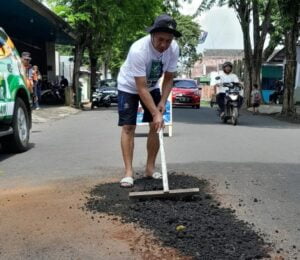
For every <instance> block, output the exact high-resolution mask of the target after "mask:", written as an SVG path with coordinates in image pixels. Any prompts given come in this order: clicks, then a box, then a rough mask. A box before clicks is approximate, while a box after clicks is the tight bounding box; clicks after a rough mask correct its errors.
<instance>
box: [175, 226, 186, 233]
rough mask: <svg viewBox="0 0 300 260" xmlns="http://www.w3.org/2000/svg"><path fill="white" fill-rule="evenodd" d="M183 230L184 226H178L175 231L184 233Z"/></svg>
mask: <svg viewBox="0 0 300 260" xmlns="http://www.w3.org/2000/svg"><path fill="white" fill-rule="evenodd" d="M184 230H185V226H183V225H179V226H177V227H176V231H178V232H180V231H184Z"/></svg>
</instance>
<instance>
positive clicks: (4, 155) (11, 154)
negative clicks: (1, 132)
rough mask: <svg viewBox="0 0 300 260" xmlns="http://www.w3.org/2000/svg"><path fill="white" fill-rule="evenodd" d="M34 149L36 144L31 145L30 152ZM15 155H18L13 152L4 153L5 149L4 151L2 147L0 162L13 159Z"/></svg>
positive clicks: (0, 148)
mask: <svg viewBox="0 0 300 260" xmlns="http://www.w3.org/2000/svg"><path fill="white" fill-rule="evenodd" d="M34 147H35V144H34V143H30V144H29V149H28V151H29V150H31V149H32V148H34ZM15 155H16V153H11V152H6V151H3V149H2V147H1V145H0V162H1V161H4V160H7V159H9V158H11V157H13V156H15Z"/></svg>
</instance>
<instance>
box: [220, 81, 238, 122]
mask: <svg viewBox="0 0 300 260" xmlns="http://www.w3.org/2000/svg"><path fill="white" fill-rule="evenodd" d="M222 84H223V87H225V88H227V90H226V92H225V102H224V104H225V111H224V113H223V115H222V116H221V120H222V121H223V123H227V120H231V122H232V124H233V125H237V123H238V117H239V107H240V101H241V95H240V91H241V89H242V88H241V85H240V83H236V82H231V83H222Z"/></svg>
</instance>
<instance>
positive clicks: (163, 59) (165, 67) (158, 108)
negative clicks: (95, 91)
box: [118, 14, 181, 188]
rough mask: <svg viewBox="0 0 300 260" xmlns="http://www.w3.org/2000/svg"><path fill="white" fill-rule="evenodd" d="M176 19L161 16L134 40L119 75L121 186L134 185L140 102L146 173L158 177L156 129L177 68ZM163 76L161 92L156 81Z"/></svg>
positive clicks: (160, 122) (147, 175)
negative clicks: (145, 138)
mask: <svg viewBox="0 0 300 260" xmlns="http://www.w3.org/2000/svg"><path fill="white" fill-rule="evenodd" d="M176 26H177V24H176V22H175V20H174V19H173V18H172V17H170V16H168V15H165V14H164V15H160V16H158V17H157V18H156V19H155V22H154V23H153V25H152V26H151V27H150V28H148V30H147V31H148V32H149V33H150V34H149V35H147V36H145V37H143V38H141V39H139V40H138V41H136V42H134V43H133V44H132V46H131V48H130V50H129V53H128V55H127V59H126V61H125V62H124V64H123V65H122V67H121V69H120V72H119V75H118V91H119V93H118V110H119V126H122V134H121V147H122V154H123V160H124V164H125V177H124V178H123V179H122V180H121V181H120V185H121V187H126V188H127V187H132V186H133V168H132V160H133V150H134V135H135V129H136V120H137V111H138V105H139V101H141V104H142V106H143V108H144V118H143V122H149V128H150V129H149V134H148V141H147V151H148V157H147V164H146V171H145V176H146V177H149V178H161V174H160V173H158V172H155V160H156V156H157V152H158V150H159V139H158V135H157V132H158V130H159V129H160V128H162V127H163V113H164V111H165V104H166V102H167V99H168V96H169V94H170V91H171V89H172V85H173V77H174V73H175V72H176V69H177V60H178V57H179V47H178V44H177V43H176V41H175V40H174V37H180V36H181V33H180V32H178V31H177V30H176ZM162 77H163V82H162V93H160V87H159V80H160V79H161V78H162Z"/></svg>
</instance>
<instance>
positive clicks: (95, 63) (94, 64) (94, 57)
mask: <svg viewBox="0 0 300 260" xmlns="http://www.w3.org/2000/svg"><path fill="white" fill-rule="evenodd" d="M89 57H90V66H91V81H90V84H91V91H90V100H91V99H92V93H93V90H94V88H95V86H96V83H97V70H98V59H97V55H96V54H95V53H94V52H93V51H92V50H91V49H90V50H89Z"/></svg>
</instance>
